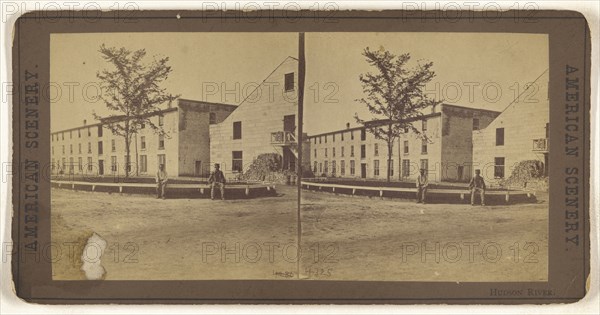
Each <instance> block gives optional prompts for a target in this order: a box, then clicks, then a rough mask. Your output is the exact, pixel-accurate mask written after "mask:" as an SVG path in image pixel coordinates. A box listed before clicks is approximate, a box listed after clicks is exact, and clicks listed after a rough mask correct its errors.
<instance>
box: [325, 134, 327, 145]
mask: <svg viewBox="0 0 600 315" xmlns="http://www.w3.org/2000/svg"><path fill="white" fill-rule="evenodd" d="M325 143H327V135H325Z"/></svg>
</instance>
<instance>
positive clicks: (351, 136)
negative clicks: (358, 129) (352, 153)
mask: <svg viewBox="0 0 600 315" xmlns="http://www.w3.org/2000/svg"><path fill="white" fill-rule="evenodd" d="M350 140H354V130H352V131H350Z"/></svg>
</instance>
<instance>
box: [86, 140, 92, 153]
mask: <svg viewBox="0 0 600 315" xmlns="http://www.w3.org/2000/svg"><path fill="white" fill-rule="evenodd" d="M87 152H88V153H90V154H91V153H92V143H91V142H88V151H87Z"/></svg>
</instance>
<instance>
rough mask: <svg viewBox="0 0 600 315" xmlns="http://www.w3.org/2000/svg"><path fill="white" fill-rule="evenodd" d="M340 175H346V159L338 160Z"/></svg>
mask: <svg viewBox="0 0 600 315" xmlns="http://www.w3.org/2000/svg"><path fill="white" fill-rule="evenodd" d="M340 175H342V176H343V175H346V161H344V160H341V161H340Z"/></svg>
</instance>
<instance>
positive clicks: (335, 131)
mask: <svg viewBox="0 0 600 315" xmlns="http://www.w3.org/2000/svg"><path fill="white" fill-rule="evenodd" d="M440 106H441V107H442V108H443V107H454V108H459V109H465V110H472V111H484V112H489V113H494V114H500V112H499V111H494V110H489V109H482V108H474V107H466V106H460V105H453V104H446V103H444V104H440ZM441 114H442V113H441V112H440V111H436V112H435V113H430V114H424V115H422V116H419V117H414V118H411V119H407V120H405V122H412V121H418V120H422V119H427V118H431V117H436V116H440V115H441ZM369 123H371V124H374V125H385V124H387V123H388V120H387V119H381V120H377V121H370V122H369ZM363 128H365V126H358V127H352V128H345V129H338V130H334V131H329V132H324V133H319V134H316V135H312V136H309V137H308V138H309V139H312V138H315V137H321V136H327V135H331V134H338V133H343V132H347V131H353V130H360V129H363Z"/></svg>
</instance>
